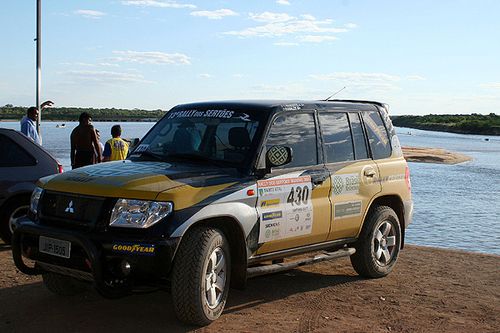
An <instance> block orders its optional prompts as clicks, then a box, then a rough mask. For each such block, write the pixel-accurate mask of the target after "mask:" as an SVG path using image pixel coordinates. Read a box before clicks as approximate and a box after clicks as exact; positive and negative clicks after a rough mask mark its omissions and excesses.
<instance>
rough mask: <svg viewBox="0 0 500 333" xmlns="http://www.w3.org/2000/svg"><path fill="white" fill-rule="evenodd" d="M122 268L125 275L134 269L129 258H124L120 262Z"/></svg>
mask: <svg viewBox="0 0 500 333" xmlns="http://www.w3.org/2000/svg"><path fill="white" fill-rule="evenodd" d="M120 268H121V270H122V273H123V275H124V276H127V275H129V274H130V271H132V266H131V265H130V263H129V262H128V261H127V260H122V262H121V264H120Z"/></svg>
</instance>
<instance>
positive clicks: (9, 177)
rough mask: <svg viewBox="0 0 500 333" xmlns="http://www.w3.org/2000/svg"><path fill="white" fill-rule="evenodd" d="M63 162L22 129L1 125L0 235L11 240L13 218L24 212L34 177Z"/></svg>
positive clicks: (56, 169)
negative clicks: (26, 134)
mask: <svg viewBox="0 0 500 333" xmlns="http://www.w3.org/2000/svg"><path fill="white" fill-rule="evenodd" d="M62 171H63V168H62V165H61V164H60V163H59V162H58V161H57V160H56V159H55V158H54V157H52V155H50V154H49V153H48V152H47V151H46V150H45V149H43V148H42V147H41V146H39V145H37V144H35V143H33V141H31V140H30V139H29V138H27V137H26V136H25V135H23V134H22V133H20V132H18V131H15V130H12V129H6V128H0V238H2V239H3V241H4V242H5V243H7V244H9V243H10V240H11V237H12V232H13V226H14V223H15V221H16V220H17V219H18V218H19V217H21V216H23V215H26V213H27V211H28V208H29V204H30V196H31V192H32V191H33V189H34V188H35V183H36V181H37V180H38V179H39V178H41V177H45V176H48V175H51V174H54V173H61V172H62Z"/></svg>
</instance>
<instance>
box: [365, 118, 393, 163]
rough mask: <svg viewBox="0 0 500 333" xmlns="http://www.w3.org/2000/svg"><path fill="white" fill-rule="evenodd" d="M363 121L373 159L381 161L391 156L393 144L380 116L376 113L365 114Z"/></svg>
mask: <svg viewBox="0 0 500 333" xmlns="http://www.w3.org/2000/svg"><path fill="white" fill-rule="evenodd" d="M363 120H364V122H365V125H366V132H367V134H368V142H369V143H370V148H371V149H372V154H373V158H374V159H381V158H386V157H389V156H391V144H390V142H389V137H388V135H387V130H386V129H385V126H384V123H383V121H382V118H380V114H379V113H378V112H376V111H368V112H364V113H363Z"/></svg>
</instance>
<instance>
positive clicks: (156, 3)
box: [122, 0, 196, 9]
mask: <svg viewBox="0 0 500 333" xmlns="http://www.w3.org/2000/svg"><path fill="white" fill-rule="evenodd" d="M122 4H123V5H126V6H140V7H159V8H177V9H178V8H190V9H194V8H196V6H195V5H193V4H189V3H179V2H177V1H168V0H167V1H161V0H126V1H122Z"/></svg>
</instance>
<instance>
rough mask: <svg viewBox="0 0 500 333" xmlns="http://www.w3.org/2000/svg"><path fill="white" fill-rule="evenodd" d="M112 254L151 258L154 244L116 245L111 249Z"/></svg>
mask: <svg viewBox="0 0 500 333" xmlns="http://www.w3.org/2000/svg"><path fill="white" fill-rule="evenodd" d="M112 250H113V252H119V253H126V254H136V255H145V256H152V255H154V253H155V246H154V244H133V243H116V244H113V247H112Z"/></svg>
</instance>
